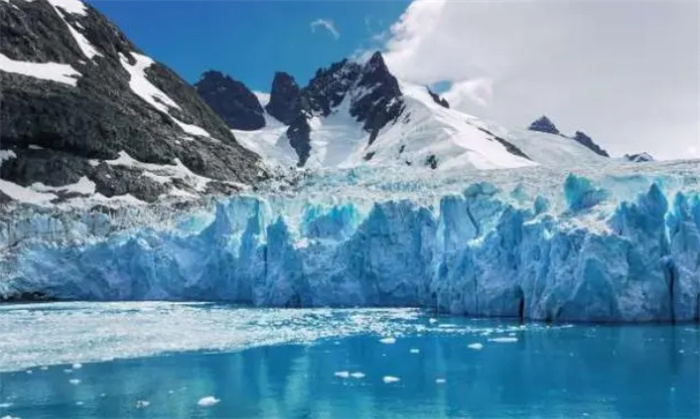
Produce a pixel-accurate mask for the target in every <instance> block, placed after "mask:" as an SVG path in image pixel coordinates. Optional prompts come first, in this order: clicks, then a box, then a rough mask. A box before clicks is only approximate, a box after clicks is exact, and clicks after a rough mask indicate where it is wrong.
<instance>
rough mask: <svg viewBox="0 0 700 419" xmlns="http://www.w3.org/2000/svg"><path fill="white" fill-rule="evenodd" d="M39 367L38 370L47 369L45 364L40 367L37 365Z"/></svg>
mask: <svg viewBox="0 0 700 419" xmlns="http://www.w3.org/2000/svg"><path fill="white" fill-rule="evenodd" d="M39 369H40V370H43V371H46V370H48V369H49V367H47V366H46V365H42V366H41V367H39Z"/></svg>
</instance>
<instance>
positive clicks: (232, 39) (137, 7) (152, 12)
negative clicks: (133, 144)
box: [90, 0, 409, 91]
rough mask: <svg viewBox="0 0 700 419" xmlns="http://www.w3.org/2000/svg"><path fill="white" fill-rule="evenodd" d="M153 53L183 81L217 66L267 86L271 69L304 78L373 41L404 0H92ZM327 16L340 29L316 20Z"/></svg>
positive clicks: (254, 84) (260, 86)
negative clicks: (329, 28)
mask: <svg viewBox="0 0 700 419" xmlns="http://www.w3.org/2000/svg"><path fill="white" fill-rule="evenodd" d="M90 3H91V4H92V5H94V6H95V7H96V8H97V9H99V10H100V11H101V12H102V13H104V14H105V15H107V16H108V17H109V19H110V20H112V21H113V22H114V23H115V24H116V25H117V26H119V27H120V28H121V29H122V31H124V32H125V33H126V35H127V36H128V37H129V38H130V39H131V40H132V42H134V44H136V45H137V46H138V47H139V48H141V49H142V50H143V51H145V52H146V53H147V54H148V55H150V56H151V57H153V58H154V59H156V60H158V61H161V62H163V63H165V64H167V65H168V66H170V67H171V68H173V69H174V70H175V71H177V72H178V73H179V74H180V76H182V77H183V78H185V79H186V80H188V81H189V82H192V83H194V82H196V81H197V79H198V78H199V76H200V74H201V73H202V72H204V71H205V70H208V69H216V70H220V71H222V72H224V73H228V74H230V75H231V76H232V77H234V78H236V79H238V80H241V81H243V82H244V83H245V84H247V85H248V87H250V88H252V89H254V90H261V91H269V89H270V85H271V83H272V77H273V74H274V72H275V71H277V70H282V71H286V72H288V73H290V74H292V75H293V76H294V77H296V78H297V81H299V82H300V84H305V83H306V81H308V79H309V78H310V77H312V76H313V73H314V72H315V71H316V69H318V68H319V67H323V66H328V65H329V64H330V63H332V62H334V61H338V60H340V59H342V58H344V57H347V56H350V55H352V54H353V53H354V52H355V51H357V50H358V49H361V48H371V47H372V46H373V45H375V43H373V41H372V37H373V36H374V35H377V34H379V33H381V32H382V31H384V30H386V29H388V28H389V26H390V25H391V24H392V23H394V22H395V21H396V20H397V19H398V18H399V16H400V15H401V13H402V12H403V11H404V10H405V9H406V7H407V5H408V3H409V1H399V0H395V1H289V0H287V1H269V0H268V1H240V0H239V1H221V0H219V1H202V0H200V1H195V0H189V1H165V0H151V1H119V0H91V1H90ZM319 19H323V20H326V21H332V22H333V24H334V27H335V29H337V32H338V36H337V38H336V37H335V36H334V34H333V33H331V31H329V30H328V29H326V28H325V27H323V26H322V25H316V26H315V31H312V27H311V23H312V22H314V21H318V20H319Z"/></svg>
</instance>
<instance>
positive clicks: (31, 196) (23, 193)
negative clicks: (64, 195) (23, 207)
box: [0, 179, 57, 205]
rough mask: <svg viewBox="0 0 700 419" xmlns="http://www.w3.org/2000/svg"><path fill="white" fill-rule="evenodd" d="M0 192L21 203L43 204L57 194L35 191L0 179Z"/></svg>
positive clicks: (54, 197)
mask: <svg viewBox="0 0 700 419" xmlns="http://www.w3.org/2000/svg"><path fill="white" fill-rule="evenodd" d="M0 192H2V193H4V194H5V195H7V196H9V197H10V198H12V199H14V200H15V201H19V202H22V203H28V204H36V205H45V204H48V203H49V202H50V201H51V200H53V199H56V198H57V196H56V195H54V194H51V193H41V192H36V191H34V190H32V189H29V188H25V187H23V186H20V185H18V184H16V183H13V182H9V181H6V180H2V179H0Z"/></svg>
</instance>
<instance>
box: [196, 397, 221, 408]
mask: <svg viewBox="0 0 700 419" xmlns="http://www.w3.org/2000/svg"><path fill="white" fill-rule="evenodd" d="M220 401H221V400H219V399H217V398H216V397H214V396H206V397H202V398H201V399H199V401H198V402H197V406H201V407H209V406H214V405H215V404H217V403H219V402H220Z"/></svg>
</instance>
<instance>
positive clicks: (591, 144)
mask: <svg viewBox="0 0 700 419" xmlns="http://www.w3.org/2000/svg"><path fill="white" fill-rule="evenodd" d="M528 129H529V130H530V131H536V132H544V133H547V134H554V135H560V136H562V137H564V138H569V139H572V140H574V141H576V142H577V143H579V144H581V145H582V146H584V147H586V148H587V149H589V150H591V151H592V152H594V153H595V154H597V155H599V156H601V157H610V155H609V154H608V152H607V151H605V150H604V149H602V148H601V147H600V146H599V145H598V144H596V143H595V141H593V139H592V138H591V137H589V136H588V135H586V134H584V133H583V132H581V131H576V133H575V134H574V136H573V137H568V136H566V135H564V134H562V133H561V132H559V129H558V128H557V127H556V125H554V123H553V122H552V121H551V120H550V119H549V118H547V117H546V116H541V117H540V118H538V119H537V120H535V121H534V122H533V123H532V124H530V126H529V127H528Z"/></svg>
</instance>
